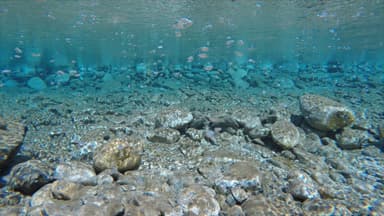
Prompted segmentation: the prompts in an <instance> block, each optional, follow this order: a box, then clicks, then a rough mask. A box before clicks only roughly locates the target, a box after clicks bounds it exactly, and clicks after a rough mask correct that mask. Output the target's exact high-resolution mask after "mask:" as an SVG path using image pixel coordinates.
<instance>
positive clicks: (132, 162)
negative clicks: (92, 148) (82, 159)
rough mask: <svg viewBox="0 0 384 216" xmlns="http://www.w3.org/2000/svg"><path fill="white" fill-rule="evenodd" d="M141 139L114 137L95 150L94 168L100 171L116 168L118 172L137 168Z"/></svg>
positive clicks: (141, 148)
mask: <svg viewBox="0 0 384 216" xmlns="http://www.w3.org/2000/svg"><path fill="white" fill-rule="evenodd" d="M142 151H143V141H142V140H140V139H138V138H133V137H128V138H127V139H114V140H111V141H110V142H108V143H107V144H105V145H103V146H101V147H100V148H99V149H98V150H96V152H95V155H94V157H93V162H94V168H95V169H96V171H98V172H100V171H103V170H105V169H111V168H116V169H117V170H119V172H125V171H128V170H134V169H137V168H138V167H139V166H140V162H141V153H142Z"/></svg>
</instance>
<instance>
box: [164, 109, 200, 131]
mask: <svg viewBox="0 0 384 216" xmlns="http://www.w3.org/2000/svg"><path fill="white" fill-rule="evenodd" d="M192 120H193V115H192V113H191V112H188V111H184V110H180V109H169V110H165V111H163V112H161V113H159V114H158V116H157V119H156V126H157V127H169V128H173V129H180V128H183V127H185V126H186V125H187V124H188V123H190V122H191V121H192Z"/></svg>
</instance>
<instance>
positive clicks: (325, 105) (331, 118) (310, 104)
mask: <svg viewBox="0 0 384 216" xmlns="http://www.w3.org/2000/svg"><path fill="white" fill-rule="evenodd" d="M300 109H301V112H302V114H303V116H304V118H305V120H306V122H307V123H308V124H309V125H310V126H311V127H313V128H315V129H318V130H321V131H335V130H337V129H341V128H344V127H346V126H348V125H350V124H352V123H353V122H354V120H355V115H354V113H353V112H352V111H351V110H350V109H349V108H348V107H346V106H344V105H343V104H341V103H339V102H337V101H334V100H331V99H329V98H326V97H323V96H319V95H311V94H307V95H303V96H301V97H300Z"/></svg>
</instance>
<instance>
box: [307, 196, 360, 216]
mask: <svg viewBox="0 0 384 216" xmlns="http://www.w3.org/2000/svg"><path fill="white" fill-rule="evenodd" d="M302 208H303V210H304V212H305V215H308V216H309V215H329V216H331V215H346V216H348V215H354V214H352V212H351V211H350V210H349V209H348V208H347V207H346V206H345V205H343V204H341V203H338V202H337V201H336V202H335V201H332V200H321V199H315V200H307V201H305V202H304V203H303V207H302Z"/></svg>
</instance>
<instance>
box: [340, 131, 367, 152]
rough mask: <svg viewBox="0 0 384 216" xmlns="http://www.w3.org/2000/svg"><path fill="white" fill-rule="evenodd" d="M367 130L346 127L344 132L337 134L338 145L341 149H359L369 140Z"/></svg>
mask: <svg viewBox="0 0 384 216" xmlns="http://www.w3.org/2000/svg"><path fill="white" fill-rule="evenodd" d="M367 139H368V135H367V134H366V132H365V131H361V130H356V129H351V128H345V129H344V130H343V132H342V133H340V134H337V135H336V140H337V145H338V146H339V147H340V148H341V149H359V148H361V147H362V145H363V143H364V142H365V141H367Z"/></svg>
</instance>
